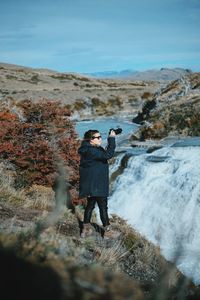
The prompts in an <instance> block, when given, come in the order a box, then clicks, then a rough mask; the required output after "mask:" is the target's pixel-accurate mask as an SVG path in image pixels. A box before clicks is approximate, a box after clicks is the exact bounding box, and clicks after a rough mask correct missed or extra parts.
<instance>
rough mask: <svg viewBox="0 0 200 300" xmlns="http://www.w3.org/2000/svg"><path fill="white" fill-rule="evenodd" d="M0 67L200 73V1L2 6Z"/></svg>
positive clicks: (39, 0)
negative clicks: (173, 69) (180, 69)
mask: <svg viewBox="0 0 200 300" xmlns="http://www.w3.org/2000/svg"><path fill="white" fill-rule="evenodd" d="M0 45H1V46H0V62H7V63H13V64H19V65H23V66H30V67H35V68H49V69H53V70H57V71H62V72H68V71H71V72H80V73H83V72H95V71H109V70H116V71H120V70H124V69H132V70H147V69H160V68H162V67H170V68H171V67H183V68H190V69H192V70H194V71H200V0H57V1H55V0H32V1H29V0H1V3H0Z"/></svg>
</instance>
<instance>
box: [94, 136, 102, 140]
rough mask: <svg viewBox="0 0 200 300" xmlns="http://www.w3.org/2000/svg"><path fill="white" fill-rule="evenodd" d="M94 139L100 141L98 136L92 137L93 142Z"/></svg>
mask: <svg viewBox="0 0 200 300" xmlns="http://www.w3.org/2000/svg"><path fill="white" fill-rule="evenodd" d="M94 139H98V140H100V139H101V135H99V136H93V137H92V140H94Z"/></svg>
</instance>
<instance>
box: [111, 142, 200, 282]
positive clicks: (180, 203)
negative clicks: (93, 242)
mask: <svg viewBox="0 0 200 300" xmlns="http://www.w3.org/2000/svg"><path fill="white" fill-rule="evenodd" d="M153 155H156V156H167V157H168V158H167V159H166V161H163V162H150V161H148V160H147V158H148V157H150V156H152V154H143V155H140V156H136V157H131V158H130V159H129V163H128V166H127V168H126V169H125V170H124V172H123V174H122V175H120V176H119V177H118V179H117V180H116V182H115V186H114V193H113V194H112V195H111V197H110V199H109V212H110V213H115V214H117V215H119V216H121V217H123V218H124V219H126V220H127V221H128V223H129V224H131V225H132V226H133V227H134V228H135V229H136V230H138V231H139V232H140V233H141V234H143V235H144V236H146V238H147V239H148V240H150V241H152V242H153V243H154V244H156V245H159V246H160V248H161V251H162V253H163V255H164V256H165V257H166V259H168V260H170V261H176V265H177V267H178V268H179V269H180V270H181V271H182V272H183V273H184V274H185V275H186V276H188V277H190V278H191V279H192V280H193V281H194V282H195V284H200V147H186V148H170V147H169V148H163V149H160V150H158V151H156V152H154V153H153Z"/></svg>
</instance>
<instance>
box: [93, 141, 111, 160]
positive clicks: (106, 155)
mask: <svg viewBox="0 0 200 300" xmlns="http://www.w3.org/2000/svg"><path fill="white" fill-rule="evenodd" d="M115 147H116V145H115V138H114V137H108V145H107V148H106V149H105V150H103V151H100V150H99V149H98V148H97V147H91V148H90V151H89V154H90V155H91V157H92V158H93V159H95V160H107V159H110V158H112V157H113V155H114V153H115Z"/></svg>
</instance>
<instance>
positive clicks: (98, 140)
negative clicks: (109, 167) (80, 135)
mask: <svg viewBox="0 0 200 300" xmlns="http://www.w3.org/2000/svg"><path fill="white" fill-rule="evenodd" d="M101 143H102V138H101V135H100V133H99V132H97V133H94V135H93V137H92V138H91V140H90V144H91V145H93V146H100V145H101Z"/></svg>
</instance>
